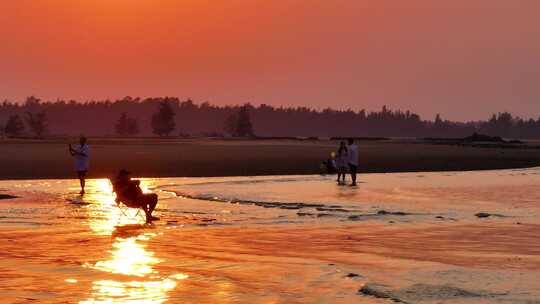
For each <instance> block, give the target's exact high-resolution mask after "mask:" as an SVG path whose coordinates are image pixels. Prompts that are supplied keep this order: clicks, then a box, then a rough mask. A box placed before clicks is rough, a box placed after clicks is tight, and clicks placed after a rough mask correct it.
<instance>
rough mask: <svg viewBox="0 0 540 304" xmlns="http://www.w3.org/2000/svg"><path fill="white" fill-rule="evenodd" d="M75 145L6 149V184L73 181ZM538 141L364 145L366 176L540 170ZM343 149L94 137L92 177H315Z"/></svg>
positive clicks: (2, 163)
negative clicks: (508, 144) (126, 172)
mask: <svg viewBox="0 0 540 304" xmlns="http://www.w3.org/2000/svg"><path fill="white" fill-rule="evenodd" d="M67 143H68V142H67V141H64V142H62V141H59V142H54V143H50V142H44V143H36V142H31V143H25V142H13V143H10V142H4V143H3V144H2V145H0V168H2V170H1V172H0V180H27V179H72V178H75V177H76V174H75V172H74V171H73V159H72V157H70V156H69V154H68V152H67ZM535 144H536V143H528V144H523V145H520V146H519V147H515V148H512V149H509V148H508V147H497V146H494V147H475V146H456V145H441V144H433V143H426V142H425V141H422V140H413V139H395V140H387V141H358V146H359V152H360V153H359V154H360V164H359V168H358V171H359V173H360V174H366V173H402V172H451V171H477V170H502V169H520V168H531V167H537V166H540V149H532V148H531V147H535ZM336 147H337V142H336V141H329V140H319V141H302V142H299V141H289V140H265V141H258V140H243V141H240V140H239V141H228V140H209V139H202V140H191V141H177V142H163V141H161V140H159V139H157V140H141V139H136V140H133V141H130V140H118V141H114V140H113V141H107V142H104V141H100V140H99V139H94V140H92V139H91V140H90V171H89V172H88V178H104V177H109V176H114V175H115V174H116V173H117V172H118V171H119V170H120V169H127V170H129V171H131V172H133V175H134V176H140V177H149V178H162V177H230V176H271V175H313V174H319V173H320V164H321V162H322V161H324V160H326V159H328V158H329V157H330V154H331V153H332V152H335V150H336Z"/></svg>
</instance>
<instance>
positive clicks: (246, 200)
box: [0, 168, 540, 303]
mask: <svg viewBox="0 0 540 304" xmlns="http://www.w3.org/2000/svg"><path fill="white" fill-rule="evenodd" d="M360 180H361V183H360V185H359V187H357V188H351V187H344V186H337V185H336V184H335V183H334V182H333V177H321V176H268V177H223V178H163V179H144V183H143V184H144V186H145V189H146V191H149V192H150V191H151V192H155V193H157V194H158V195H159V196H160V205H159V206H158V210H157V211H156V212H157V213H156V214H157V215H158V216H160V217H161V221H158V222H155V223H154V224H152V225H144V224H143V219H142V217H140V216H138V215H137V214H135V211H133V210H120V209H119V208H117V207H116V206H115V205H114V197H113V195H112V194H111V193H110V185H109V184H108V182H107V181H106V180H92V181H90V183H89V191H88V192H89V193H88V195H85V196H84V197H82V198H81V197H79V196H78V195H77V194H75V193H76V192H77V182H76V181H74V180H33V181H2V182H0V189H11V190H10V193H11V194H14V195H17V196H19V198H16V199H10V200H2V201H1V202H0V246H1V247H0V248H2V250H1V251H0V278H1V279H0V290H1V291H2V295H3V301H2V302H3V303H28V302H39V303H165V302H167V303H389V302H392V301H398V302H401V303H540V300H539V299H540V289H538V286H539V285H538V284H540V243H539V242H538V240H539V239H540V224H539V220H538V218H539V216H540V205H539V203H538V202H540V191H538V189H539V187H540V168H531V169H515V170H493V171H477V172H433V173H393V174H364V175H361V177H360ZM66 189H67V190H66ZM124 212H125V213H126V214H124ZM481 214H483V215H481ZM488 215H489V216H488Z"/></svg>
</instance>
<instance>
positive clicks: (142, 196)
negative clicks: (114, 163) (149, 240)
mask: <svg viewBox="0 0 540 304" xmlns="http://www.w3.org/2000/svg"><path fill="white" fill-rule="evenodd" d="M112 184H113V191H114V192H115V193H116V203H117V204H119V203H123V204H124V205H126V206H128V207H130V208H141V209H142V210H143V211H144V213H145V215H146V221H147V222H151V221H155V220H159V218H157V217H154V216H152V212H153V211H154V209H155V208H156V205H157V203H158V196H157V194H155V193H143V191H142V189H141V187H140V184H141V181H139V180H132V179H131V173H130V172H128V171H127V170H124V169H122V170H120V172H119V173H118V175H117V176H116V178H115V179H114V180H113V181H112Z"/></svg>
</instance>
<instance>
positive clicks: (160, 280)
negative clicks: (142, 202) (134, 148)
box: [79, 179, 188, 304]
mask: <svg viewBox="0 0 540 304" xmlns="http://www.w3.org/2000/svg"><path fill="white" fill-rule="evenodd" d="M151 183H152V182H151V180H144V179H143V180H141V188H142V189H143V191H145V192H149V190H148V189H149V187H150V185H151ZM90 186H91V187H90V188H92V189H93V191H91V192H90V193H91V194H89V195H88V197H85V200H88V201H92V202H93V204H90V205H88V209H89V210H88V212H89V216H88V218H89V219H90V220H89V223H88V224H89V226H90V228H91V229H92V230H93V231H94V232H95V233H97V234H98V235H112V236H113V237H114V243H113V245H112V249H111V250H110V251H109V252H110V256H109V258H108V259H106V260H102V261H97V262H95V263H93V264H91V263H87V264H85V265H83V266H84V267H86V268H90V269H94V270H98V271H101V272H103V273H104V276H103V277H102V278H103V279H101V280H97V281H94V282H93V283H92V291H91V297H90V298H89V299H88V300H85V301H80V302H79V303H81V304H89V303H163V302H165V301H167V300H168V296H167V292H168V291H170V290H172V289H174V288H175V287H176V285H177V282H178V281H180V280H185V279H187V278H188V275H186V274H175V275H171V276H161V275H160V274H159V272H158V271H157V270H155V269H154V267H153V266H154V265H156V264H159V263H160V262H161V260H160V259H159V258H157V257H155V254H154V252H152V251H149V250H148V249H147V247H148V245H147V244H145V242H148V241H149V240H150V239H152V238H153V237H156V236H157V234H155V233H149V232H147V230H146V228H148V227H147V226H146V224H145V221H144V217H142V216H138V214H137V212H138V210H136V209H130V208H123V209H120V208H119V207H118V206H117V205H116V203H115V196H114V194H113V193H112V186H111V184H110V182H109V181H108V180H106V179H105V180H96V181H93V183H92V184H91V185H90ZM107 274H109V275H110V277H114V279H109V278H106V277H107ZM113 275H114V276H113ZM118 275H120V277H118Z"/></svg>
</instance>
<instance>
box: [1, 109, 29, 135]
mask: <svg viewBox="0 0 540 304" xmlns="http://www.w3.org/2000/svg"><path fill="white" fill-rule="evenodd" d="M23 131H24V123H23V121H22V119H21V117H20V116H19V115H17V114H15V115H11V116H9V119H8V121H7V122H6V126H5V127H4V132H5V133H6V135H7V136H19V135H21V133H22V132H23Z"/></svg>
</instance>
